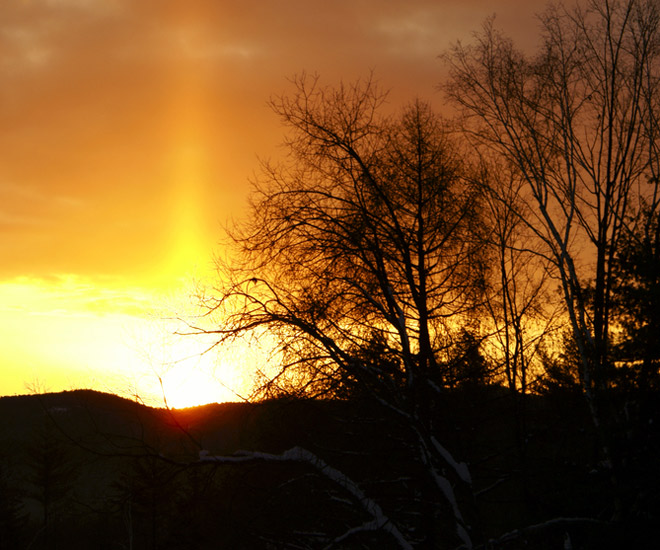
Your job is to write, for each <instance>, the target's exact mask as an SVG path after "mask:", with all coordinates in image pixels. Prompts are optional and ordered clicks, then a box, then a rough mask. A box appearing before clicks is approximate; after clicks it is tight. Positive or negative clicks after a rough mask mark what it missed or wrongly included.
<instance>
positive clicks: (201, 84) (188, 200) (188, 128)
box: [165, 30, 213, 277]
mask: <svg viewBox="0 0 660 550" xmlns="http://www.w3.org/2000/svg"><path fill="white" fill-rule="evenodd" d="M188 34H189V33H186V32H184V30H182V33H181V38H180V43H179V44H178V46H179V47H180V48H181V58H180V59H179V62H178V63H177V64H175V65H174V66H173V69H172V74H171V86H170V90H171V102H170V105H171V108H170V113H169V117H170V121H169V124H168V128H169V133H170V136H169V137H170V139H169V143H170V147H169V151H168V153H167V154H168V157H169V158H168V159H167V166H168V173H169V181H168V182H167V185H168V188H169V189H170V193H171V196H170V199H171V202H170V220H169V225H170V227H169V231H170V232H171V233H170V239H169V240H170V250H169V254H168V258H167V260H166V266H165V271H166V272H167V274H168V275H174V276H177V275H178V276H180V277H183V276H186V275H189V274H191V273H192V272H195V271H197V270H198V269H200V268H203V267H204V266H205V265H206V264H208V263H209V259H210V256H211V252H212V251H211V244H210V243H211V239H210V238H209V237H210V236H209V235H207V234H206V228H207V226H208V224H207V223H206V218H207V207H206V206H207V201H206V197H207V196H208V194H209V193H208V190H209V187H210V185H211V182H210V179H211V177H210V169H209V166H210V156H209V155H210V149H211V147H212V146H213V144H212V143H210V141H211V138H210V135H211V133H212V132H210V128H209V127H208V125H209V123H208V122H207V120H208V119H209V113H210V111H211V109H212V104H211V99H212V98H210V97H209V96H210V92H209V89H208V85H209V78H208V75H207V74H206V71H207V70H208V69H207V68H206V66H205V64H204V63H203V62H202V61H203V60H200V59H198V58H197V57H196V55H195V51H194V50H193V49H192V46H191V45H190V44H189V40H191V38H190V37H188ZM193 38H194V36H193Z"/></svg>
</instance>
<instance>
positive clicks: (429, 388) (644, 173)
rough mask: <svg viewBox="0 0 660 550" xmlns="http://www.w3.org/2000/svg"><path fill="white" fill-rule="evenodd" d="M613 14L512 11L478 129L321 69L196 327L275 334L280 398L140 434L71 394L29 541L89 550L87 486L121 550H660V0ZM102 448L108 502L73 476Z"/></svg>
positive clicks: (465, 81)
mask: <svg viewBox="0 0 660 550" xmlns="http://www.w3.org/2000/svg"><path fill="white" fill-rule="evenodd" d="M586 4H587V5H586V7H578V8H575V9H568V8H566V9H564V8H560V7H549V8H548V9H547V10H546V11H545V12H544V13H543V14H541V16H540V21H541V24H542V28H543V34H542V45H541V47H540V48H539V50H538V51H537V52H536V53H534V54H531V55H530V54H525V53H523V52H522V51H520V50H518V49H517V48H516V47H515V45H514V44H513V42H512V41H511V40H510V39H508V38H507V37H506V36H504V35H502V34H501V33H500V32H499V31H498V30H497V29H496V28H495V25H494V21H492V20H489V21H487V22H486V23H485V24H484V26H483V28H482V30H481V32H480V33H478V34H477V35H475V39H474V42H473V43H472V44H470V45H462V44H457V45H455V46H454V47H453V48H452V49H451V50H450V51H449V52H448V53H447V54H446V55H445V56H444V58H445V61H446V63H447V65H448V67H449V76H448V78H447V80H446V82H445V83H443V84H442V86H441V89H442V91H443V93H444V94H445V97H446V98H447V101H448V102H449V103H450V104H451V105H452V106H453V107H454V109H455V112H456V117H454V118H451V119H450V118H445V117H443V116H440V115H439V114H437V113H436V112H434V111H433V109H432V107H431V106H430V105H429V104H427V103H425V102H423V101H421V100H413V101H412V102H411V103H410V104H409V105H408V106H406V107H405V108H404V109H402V110H401V111H400V112H399V113H395V114H392V113H391V112H390V111H389V110H388V109H389V106H388V105H387V102H386V101H387V94H386V93H385V92H384V91H383V90H381V89H380V88H379V86H378V84H377V82H376V81H375V79H374V78H366V79H364V80H361V81H358V82H355V83H351V84H347V83H342V84H339V85H337V86H325V85H323V84H322V82H321V79H320V78H319V77H317V76H314V75H308V74H304V73H303V74H301V75H300V76H298V77H296V78H294V79H293V80H292V89H293V90H292V92H291V93H290V94H288V95H283V96H279V97H275V98H273V99H272V101H271V107H272V109H273V110H274V112H275V113H276V114H277V115H278V116H279V117H280V119H281V121H282V123H283V125H284V127H285V128H286V130H287V133H286V137H285V142H284V144H285V146H286V148H287V152H288V155H287V156H286V157H285V159H284V160H283V161H282V162H280V163H268V162H266V163H264V164H263V170H262V172H261V176H260V177H259V178H258V179H257V181H256V182H255V186H254V194H253V196H252V203H251V205H252V206H251V210H250V216H249V217H248V218H246V219H245V220H243V221H240V222H238V223H237V225H236V226H234V227H232V228H231V229H230V232H229V233H230V241H231V246H232V251H233V253H232V254H231V255H230V256H229V258H228V259H227V260H226V261H224V262H219V263H218V277H217V282H216V283H217V284H216V285H215V286H214V287H213V288H208V289H205V290H204V291H203V292H201V293H200V296H199V300H200V304H201V306H202V307H203V308H204V312H205V314H204V315H203V316H202V317H201V318H200V319H198V320H197V321H198V322H196V324H194V325H192V324H191V325H189V326H188V328H187V330H185V331H183V332H185V333H187V334H188V335H190V337H194V336H195V335H201V334H203V335H205V336H208V335H214V336H215V337H216V341H217V345H218V346H219V347H222V345H224V344H228V343H231V342H234V341H236V340H237V339H242V338H257V339H258V338H260V337H263V335H266V334H267V335H268V338H269V339H272V340H273V341H274V342H275V348H274V349H273V351H272V358H273V359H274V360H273V361H271V368H269V369H265V368H264V369H263V370H262V371H261V372H260V375H261V377H262V380H261V384H260V391H259V393H258V394H257V395H256V401H258V402H257V403H253V404H243V405H225V406H224V408H220V409H217V410H216V409H213V408H212V407H211V408H206V409H198V410H197V411H154V410H151V409H147V408H144V407H140V406H137V405H134V406H133V405H131V407H133V409H132V413H131V414H133V415H134V416H133V417H131V418H130V419H126V422H125V423H123V424H122V423H121V422H119V421H118V420H110V418H119V417H115V413H112V414H108V415H103V414H101V413H100V412H99V409H98V405H97V404H96V403H95V400H96V399H99V400H100V399H101V398H100V397H98V396H91V397H90V396H89V395H88V396H87V398H88V400H89V403H94V404H93V405H89V406H87V407H82V406H78V408H77V409H75V407H74V405H73V404H72V402H71V398H72V396H71V395H67V394H64V395H60V396H48V397H47V399H46V402H47V405H46V406H45V407H43V409H42V410H43V411H45V412H44V413H43V415H42V417H43V419H46V420H48V422H51V423H54V425H55V426H59V427H60V428H61V429H60V430H55V431H53V428H52V426H51V428H47V429H46V431H44V432H42V433H41V435H34V437H33V438H32V442H31V443H29V444H28V443H25V445H28V446H27V447H24V449H25V450H24V451H23V452H24V453H26V455H27V457H30V458H29V460H27V461H25V462H24V463H23V465H24V466H23V470H24V472H23V473H22V474H21V475H22V477H20V479H19V480H17V479H12V477H11V476H5V478H3V484H5V486H6V488H7V490H6V492H5V494H7V495H13V497H11V498H10V497H6V498H5V501H4V502H3V503H2V508H3V510H4V512H3V517H5V518H7V519H6V520H5V521H4V523H3V526H2V535H1V536H2V537H5V538H4V539H2V540H15V541H18V540H19V539H20V540H21V541H22V542H23V543H24V542H25V541H26V540H27V539H28V538H30V537H29V536H28V535H29V533H30V532H34V531H35V530H37V529H39V534H38V536H36V537H33V538H32V540H31V542H30V545H31V546H30V547H33V548H36V547H43V548H48V547H55V545H56V544H57V545H61V544H62V542H61V541H64V540H66V541H67V542H66V546H67V547H75V545H74V541H75V540H76V538H75V537H73V535H72V530H75V529H74V527H73V525H72V524H73V521H74V520H72V518H71V517H67V514H66V512H65V510H64V508H67V507H68V506H64V505H63V504H62V503H64V502H65V501H66V502H69V501H67V500H66V499H74V500H76V502H77V503H78V504H81V503H83V502H84V503H86V506H87V509H88V510H92V509H94V510H96V511H97V513H96V515H95V516H94V518H95V519H94V520H93V521H92V519H91V518H92V515H93V514H92V513H91V512H89V513H83V512H77V513H79V514H80V517H84V518H86V519H84V521H80V522H76V523H77V524H78V528H80V529H82V528H81V527H80V525H86V526H87V527H88V528H89V531H90V532H89V533H88V534H85V535H84V537H92V538H93V537H94V533H97V534H98V533H99V532H101V530H102V528H101V524H100V523H98V522H101V521H107V522H108V524H107V525H106V528H105V529H106V530H105V531H103V532H105V533H106V539H105V540H107V541H114V542H108V543H107V544H108V548H111V547H116V545H117V544H119V545H123V547H130V548H133V547H135V548H193V547H194V548H217V547H245V548H376V547H377V548H390V547H391V548H410V549H411V548H484V549H485V548H503V549H505V548H506V549H509V548H511V549H512V548H523V547H533V548H548V549H550V548H622V547H639V548H645V547H648V548H651V547H654V543H655V545H657V540H658V534H659V533H658V532H657V531H658V527H657V525H658V524H660V522H659V520H660V517H659V515H658V512H659V509H658V507H659V505H660V500H659V498H660V493H659V491H660V483H659V482H660V479H659V476H658V472H657V460H658V458H659V457H660V453H659V452H658V451H659V447H658V445H659V443H660V440H659V439H658V433H657V429H658V428H657V426H658V425H659V422H660V418H658V403H659V401H658V382H659V381H658V367H659V364H660V355H659V354H660V348H659V347H658V341H659V335H660V326H659V321H660V320H659V317H658V316H659V315H660V313H659V312H660V303H659V298H660V297H659V290H658V288H659V282H660V225H659V223H658V210H659V207H660V194H659V192H660V179H659V178H660V103H659V101H660V99H659V98H660V94H659V93H658V91H659V90H658V85H659V83H660V80H659V79H660V72H659V70H660V67H659V61H660V58H659V56H660V35H659V26H658V24H659V18H660V7H659V6H658V3H657V2H654V1H651V0H626V1H619V2H616V1H610V0H607V1H605V2H597V1H595V0H594V1H590V2H587V3H586ZM656 143H657V144H658V146H656ZM273 365H275V368H274V369H273ZM79 395H82V394H79ZM16 399H17V398H16ZM62 399H64V400H65V401H66V403H67V404H66V405H62V404H61V403H60V402H61V400H62ZM104 399H105V398H104ZM15 403H18V401H10V400H8V399H3V400H2V401H0V405H3V406H6V407H8V408H9V407H14V406H17V405H15ZM25 403H27V402H25ZM31 403H36V401H31ZM26 406H27V405H26ZM115 406H116V405H112V407H115ZM58 407H59V408H62V410H63V411H69V412H68V413H66V414H64V415H60V414H58V413H57V412H53V411H57V410H58ZM112 407H111V408H112ZM121 407H125V408H126V410H128V409H129V408H130V407H129V405H128V404H123V405H122V406H121ZM73 410H77V411H78V413H76V414H75V415H74V414H72V413H71V414H70V417H67V416H66V415H67V414H69V413H70V411H73ZM83 411H84V412H85V413H86V414H82V412H83ZM230 411H233V412H230ZM237 411H240V412H237ZM234 413H235V414H236V416H235V417H232V420H230V421H228V425H230V426H231V427H230V428H226V429H225V431H222V430H220V431H218V428H217V426H216V427H215V428H214V427H213V423H214V422H220V419H222V418H226V417H227V415H229V416H230V417H231V415H232V414H234ZM12 414H13V413H12ZM31 414H36V413H31ZM99 415H100V416H99ZM215 415H217V416H215ZM142 416H144V418H145V419H146V418H149V421H148V422H147V423H145V422H146V420H143V419H141V417H142ZM64 417H67V420H66V421H63V420H62V418H64ZM202 417H203V419H202ZM94 419H96V420H94ZM100 419H101V420H100ZM44 421H45V420H44ZM101 421H102V422H110V423H112V422H116V424H115V425H113V426H110V427H106V428H104V429H103V430H102V431H97V432H96V435H90V434H91V433H93V432H92V431H90V427H93V426H95V425H96V424H97V423H98V422H101ZM49 425H50V424H49ZM30 431H31V432H34V434H38V433H39V432H38V431H37V432H35V431H34V429H32V428H31V430H30ZM54 434H59V435H57V438H56V439H57V442H52V441H51V440H50V439H49V438H50V437H51V436H52V437H54V436H55V435H54ZM221 434H224V437H226V439H224V440H223V437H221ZM236 434H238V435H236ZM14 435H15V434H14ZM65 436H66V437H65ZM4 437H5V438H6V440H9V439H10V435H5V436H4ZM62 437H64V439H62ZM85 437H90V438H91V440H90V441H88V442H87V443H86V442H85ZM35 438H37V439H35ZM39 438H40V439H39ZM58 442H59V443H58ZM65 443H67V445H66V447H69V446H72V448H73V449H77V450H76V451H75V453H74V454H75V455H76V456H77V457H78V458H77V459H76V460H78V461H80V462H71V461H67V460H66V459H64V458H62V456H63V455H62V453H64V451H62V453H60V451H59V450H58V449H60V447H62V446H63V445H64V444H65ZM29 445H32V447H30V446H29ZM30 449H32V450H30ZM38 450H39V451H38ZM61 455H62V456H61ZM93 456H97V457H102V458H103V460H100V459H99V460H100V463H102V464H103V466H102V467H99V468H97V470H98V475H100V472H102V471H103V472H105V474H104V475H105V476H106V479H105V480H102V481H99V479H98V478H96V481H90V483H91V484H92V485H93V486H98V487H102V488H103V489H101V490H99V491H100V492H98V491H97V494H102V495H103V494H107V495H112V498H110V497H108V498H107V499H101V503H103V506H105V505H107V507H106V508H103V507H102V504H101V503H99V502H95V503H94V504H93V505H92V504H90V502H91V501H90V500H89V498H87V497H83V496H81V495H80V494H79V491H82V486H81V487H79V488H76V485H75V483H73V482H68V481H63V480H64V479H66V478H67V476H69V475H73V474H71V473H70V471H69V470H71V469H72V468H73V464H74V463H75V464H86V466H85V467H84V468H86V469H87V470H86V471H88V472H90V473H89V475H90V476H91V478H95V476H97V474H95V473H91V472H95V471H96V470H95V469H94V468H93V467H92V466H90V464H91V463H90V462H89V460H90V457H93ZM48 457H51V459H49V458H48ZM55 457H57V458H55ZM84 457H87V458H84ZM113 457H114V458H113ZM115 459H116V460H117V462H116V463H115V466H114V467H112V468H110V467H109V466H108V464H110V462H111V461H112V460H115ZM7 460H9V458H8V459H7ZM12 460H14V459H12ZM109 461H110V462H109ZM56 462H62V463H63V464H68V465H69V466H67V467H66V468H65V467H64V466H63V467H62V469H57V468H55V463H56ZM49 476H50V477H49ZM101 477H103V476H101ZM91 478H90V479H91ZM109 480H110V481H109ZM22 485H26V486H29V487H31V491H32V492H31V493H25V492H23V493H22V494H21V491H20V490H19V487H20V486H22ZM47 487H49V488H50V489H48V490H46V488H47ZM66 487H74V488H76V490H79V491H78V492H76V490H74V489H71V490H66V489H65V488H66ZM28 501H29V503H31V506H32V508H33V510H32V512H30V513H28V512H26V511H25V506H26V503H27V502H28ZM55 501H57V502H58V503H59V504H58V507H59V508H58V507H55V508H58V509H59V512H58V513H57V516H59V518H58V519H57V520H56V519H54V516H53V514H51V513H50V512H51V511H52V509H55V508H53V507H54V506H55V504H54V502H55ZM84 508H85V507H80V510H83V509H84ZM69 509H70V510H73V509H74V507H70V508H69ZM39 522H41V523H40V524H39ZM37 524H39V525H40V527H38V528H35V526H36V525H37ZM26 525H30V526H31V527H30V528H27V527H25V526H26ZM9 537H15V539H10V538H9ZM67 537H68V538H67ZM72 537H73V538H72ZM80 537H83V535H82V534H81V535H80ZM84 537H83V538H84ZM83 538H80V539H79V540H83ZM84 540H91V539H84ZM58 541H60V542H58ZM12 544H13V543H12ZM81 544H82V543H81ZM113 544H114V545H115V546H113ZM49 545H50V546H49ZM8 547H10V546H8ZM17 547H18V546H17ZM80 547H83V546H80Z"/></svg>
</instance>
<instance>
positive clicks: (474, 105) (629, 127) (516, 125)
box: [446, 0, 660, 467]
mask: <svg viewBox="0 0 660 550" xmlns="http://www.w3.org/2000/svg"><path fill="white" fill-rule="evenodd" d="M659 17H660V15H659V12H658V4H657V2H655V1H653V0H622V1H618V0H603V1H596V0H590V1H589V2H587V3H586V7H585V8H576V9H575V10H573V11H569V10H567V9H564V8H559V7H550V8H548V9H547V11H546V12H545V13H544V14H542V15H541V16H540V24H541V30H542V44H541V48H540V50H539V52H538V53H537V54H536V55H533V56H527V55H525V54H523V53H522V52H520V51H518V50H517V49H516V48H515V47H514V45H513V43H512V41H511V40H510V39H508V38H506V37H504V36H502V35H501V34H500V33H498V32H497V31H496V30H495V29H494V26H493V22H492V21H489V22H487V23H486V25H485V26H484V29H483V32H482V33H481V34H480V35H478V37H477V41H476V43H475V44H474V45H471V46H463V45H461V44H458V45H456V46H455V47H454V48H453V50H452V51H451V53H450V54H449V55H448V59H449V61H450V64H451V79H450V82H449V84H448V85H447V86H446V90H447V92H448V94H449V96H450V97H451V98H452V99H453V100H454V102H455V103H456V104H457V105H458V106H459V107H460V108H461V109H462V113H463V114H464V116H465V127H466V129H467V131H468V134H469V135H470V136H471V137H472V138H473V139H474V140H475V142H476V143H477V144H478V145H479V146H480V147H483V148H486V149H488V150H489V151H491V153H493V154H495V155H497V156H498V158H499V159H500V161H501V162H503V163H506V164H507V165H508V166H509V167H510V170H511V171H512V172H513V173H514V174H515V175H516V178H517V180H518V181H519V182H521V183H522V188H521V189H522V190H523V191H524V192H523V193H522V194H521V200H522V202H523V204H524V205H525V207H526V209H525V215H524V216H523V215H521V214H519V218H520V221H521V222H522V223H524V224H526V225H527V227H528V228H529V229H530V230H531V231H532V232H533V233H534V235H535V237H536V240H537V242H539V243H542V245H543V251H542V252H540V253H541V254H542V257H543V258H544V260H545V263H546V268H547V269H549V270H551V273H552V275H553V276H555V277H556V278H557V280H558V282H559V286H560V288H561V292H562V295H563V302H564V305H565V307H566V313H567V315H568V318H569V320H570V325H571V327H572V334H573V338H574V340H575V343H576V345H577V348H578V350H579V356H580V378H581V386H582V389H583V392H584V395H585V396H586V398H587V401H588V404H589V407H590V410H591V414H592V418H593V421H594V423H595V425H596V426H597V427H599V429H600V430H601V435H602V439H603V452H604V455H605V456H604V459H605V463H606V464H609V466H610V467H612V460H613V455H612V451H611V448H610V443H611V441H609V438H608V434H607V428H605V427H604V424H606V423H611V422H612V418H611V416H612V414H613V410H612V408H611V407H608V406H607V397H608V388H609V387H610V386H611V379H612V377H611V369H612V368H613V365H612V362H611V357H610V334H611V328H612V326H611V321H612V318H611V316H612V290H613V288H612V285H613V266H614V255H615V253H616V250H617V247H618V245H619V241H620V239H621V235H622V232H623V229H624V225H625V222H626V219H627V216H628V215H629V214H630V213H631V212H632V211H634V210H635V209H636V208H637V206H638V203H639V202H640V200H641V199H642V198H643V197H644V195H646V194H648V193H649V192H651V193H652V192H653V189H655V188H656V186H657V185H658V183H657V182H658V179H657V174H658V162H659V160H660V157H659V156H658V144H659V142H658V139H657V136H658V128H659V127H658V124H657V123H658V114H659V113H660V111H659V110H658V103H657V102H658V97H659V96H658V93H657V92H658V76H660V73H659V72H658V54H659V53H660V49H659V46H660V42H659V37H658V22H659ZM649 189H652V190H651V191H649Z"/></svg>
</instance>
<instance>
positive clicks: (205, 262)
mask: <svg viewBox="0 0 660 550" xmlns="http://www.w3.org/2000/svg"><path fill="white" fill-rule="evenodd" d="M497 4H498V7H499V10H500V18H499V19H498V20H499V21H501V22H502V24H503V25H504V26H508V28H509V29H517V28H518V27H519V28H520V29H522V31H523V32H524V33H526V35H525V36H526V37H527V40H530V39H533V38H534V37H535V33H534V29H530V28H529V25H528V23H527V22H528V21H530V20H531V19H530V18H531V14H532V13H533V12H535V11H537V7H538V6H539V5H541V4H542V3H541V0H538V3H536V4H535V3H528V4H525V6H524V8H521V6H520V5H519V3H517V2H513V0H498V1H497ZM493 9H494V8H493V5H492V3H490V2H482V1H481V0H474V3H472V4H471V3H469V2H468V3H466V2H464V1H461V2H458V1H457V0H448V1H447V2H445V3H443V4H441V5H440V4H438V3H433V2H428V0H415V1H414V2H404V1H403V0H397V1H395V2H391V3H388V4H387V6H384V5H383V4H382V3H381V2H376V0H368V1H367V2H363V3H360V4H355V3H351V2H343V3H342V2H340V3H333V4H327V5H326V4H323V5H321V4H314V5H311V4H309V3H294V4H292V5H288V6H280V5H276V4H274V3H271V2H263V1H261V0H255V1H254V2H252V4H245V3H244V2H243V3H242V2H232V1H231V0H194V1H192V2H187V3H176V4H172V5H167V6H165V5H163V4H162V3H158V2H130V1H129V0H96V1H94V2H87V1H80V0H57V1H51V0H48V1H47V0H29V1H28V0H6V1H3V2H2V3H0V52H1V53H0V76H2V78H3V87H2V89H0V150H1V151H2V155H0V341H2V343H3V346H2V351H0V395H12V394H17V393H26V392H27V391H29V388H28V387H27V386H32V387H41V388H43V389H49V390H52V391H59V390H65V389H72V388H79V387H93V388H94V389H101V390H106V391H112V392H115V393H120V394H124V395H127V396H134V395H135V394H138V395H139V394H144V397H145V398H146V399H150V400H151V399H153V400H154V402H159V400H160V402H161V404H162V390H163V389H165V393H166V395H165V397H166V398H167V400H168V403H169V404H170V405H172V406H182V404H184V403H185V404H187V405H191V404H199V403H201V402H202V401H222V400H229V399H231V400H234V399H239V398H238V397H237V396H236V395H235V394H234V393H232V390H233V391H237V392H238V393H240V394H241V395H242V394H243V392H245V391H246V388H247V387H249V386H250V383H251V377H252V376H253V375H254V370H255V368H257V367H259V366H260V365H255V363H256V362H259V361H261V360H262V359H260V358H257V356H254V355H250V352H249V351H248V350H247V349H245V350H242V351H241V350H240V348H236V349H233V350H223V351H222V354H221V355H220V356H218V355H217V354H214V353H208V354H205V355H203V356H199V351H200V349H201V348H203V346H204V344H205V342H204V340H203V339H200V341H199V343H195V344H192V343H189V342H192V340H189V341H186V343H180V342H178V341H171V342H169V343H168V344H167V345H164V344H163V343H162V342H163V339H165V340H166V339H167V338H165V337H164V336H163V330H164V327H166V326H168V324H169V321H167V318H168V317H172V316H173V312H174V313H176V312H177V310H180V309H181V308H183V309H184V310H185V309H187V308H190V307H193V304H192V303H191V300H190V298H189V296H188V295H189V294H190V292H191V284H190V281H191V280H193V279H203V280H208V278H212V277H213V276H214V275H213V270H212V264H213V254H214V253H222V250H218V248H217V247H218V246H219V245H218V243H219V242H220V241H221V239H222V233H221V231H222V229H221V228H222V225H223V224H224V223H225V221H227V220H228V219H231V218H235V217H240V216H242V215H243V214H244V213H245V211H246V208H245V207H246V204H247V195H248V190H249V185H248V180H249V179H250V178H251V177H252V175H253V174H254V173H255V172H258V166H259V164H258V157H261V158H266V159H268V158H271V157H274V158H277V155H278V154H280V150H279V149H278V148H277V144H278V143H280V142H281V138H282V127H281V126H280V125H279V121H278V120H277V117H275V116H274V115H273V113H272V112H271V111H270V110H269V108H268V106H267V102H268V99H269V97H270V96H271V95H273V94H275V95H276V94H279V93H286V91H287V90H288V82H287V78H288V77H291V76H292V75H294V74H296V73H299V72H301V71H302V70H307V71H309V72H318V73H319V74H320V75H321V76H322V78H323V80H324V81H326V82H328V83H337V82H338V81H339V80H341V79H343V80H345V81H346V80H353V79H355V78H358V77H363V76H365V75H367V74H369V73H370V72H371V71H372V70H375V74H376V78H377V79H379V80H381V83H382V85H383V87H384V88H392V94H391V96H390V99H391V101H392V103H393V104H394V105H397V104H399V103H403V102H407V101H410V100H411V99H412V98H413V97H415V96H420V97H422V98H424V97H428V98H431V99H433V98H435V97H437V95H436V94H437V90H436V87H437V84H438V83H439V80H440V78H441V73H442V68H441V67H440V66H439V64H438V62H437V55H438V54H440V53H441V52H442V51H444V50H445V49H446V48H447V47H448V46H449V44H450V43H451V42H452V41H454V40H456V39H459V38H461V37H462V36H468V35H469V33H471V32H472V31H473V30H474V29H476V28H478V27H479V25H480V24H481V22H482V21H483V20H484V18H485V17H487V16H489V15H490V14H491V13H492V11H493ZM520 21H524V22H525V26H524V27H523V26H521V25H519V22H520ZM174 316H175V315H174ZM169 328H170V333H171V327H169ZM165 332H167V331H165ZM175 340H176V339H175ZM156 342H161V343H160V344H158V345H156ZM206 344H207V343H206ZM158 346H160V349H159V350H157V351H158V352H157V353H156V352H155V351H154V350H156V348H158ZM191 346H192V348H193V349H192V350H191ZM223 354H224V355H223ZM195 357H197V359H195ZM159 378H160V380H161V381H162V388H161V383H160V381H159ZM227 387H229V388H231V389H227ZM195 401H198V403H194V402H195Z"/></svg>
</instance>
